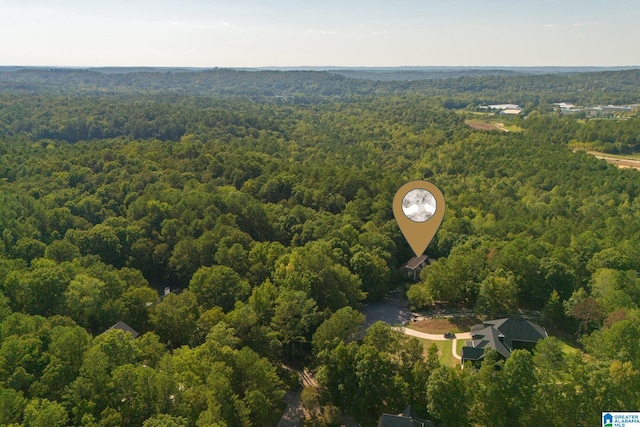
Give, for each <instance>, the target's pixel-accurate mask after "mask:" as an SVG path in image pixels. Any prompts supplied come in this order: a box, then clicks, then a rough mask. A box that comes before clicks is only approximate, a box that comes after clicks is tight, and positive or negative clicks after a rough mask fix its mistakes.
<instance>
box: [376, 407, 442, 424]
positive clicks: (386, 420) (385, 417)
mask: <svg viewBox="0 0 640 427" xmlns="http://www.w3.org/2000/svg"><path fill="white" fill-rule="evenodd" d="M378 427H433V423H432V422H431V421H428V420H422V419H420V418H418V416H417V414H416V413H415V411H414V410H413V409H411V406H407V407H406V408H405V410H404V411H402V413H401V414H398V415H391V414H382V415H380V418H378Z"/></svg>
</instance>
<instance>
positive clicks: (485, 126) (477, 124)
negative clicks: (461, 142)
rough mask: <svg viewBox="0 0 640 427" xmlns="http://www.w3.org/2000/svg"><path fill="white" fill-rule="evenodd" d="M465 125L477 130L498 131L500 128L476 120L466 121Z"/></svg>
mask: <svg viewBox="0 0 640 427" xmlns="http://www.w3.org/2000/svg"><path fill="white" fill-rule="evenodd" d="M464 124H465V125H467V126H469V127H470V128H471V129H476V130H498V129H499V128H498V127H496V126H495V125H493V124H491V123H487V122H479V121H476V120H465V122H464Z"/></svg>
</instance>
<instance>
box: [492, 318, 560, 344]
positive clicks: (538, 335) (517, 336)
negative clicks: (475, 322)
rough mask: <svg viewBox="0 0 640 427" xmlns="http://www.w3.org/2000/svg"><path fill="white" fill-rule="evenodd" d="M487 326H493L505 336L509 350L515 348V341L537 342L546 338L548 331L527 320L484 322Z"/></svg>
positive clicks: (509, 319) (507, 319) (508, 319)
mask: <svg viewBox="0 0 640 427" xmlns="http://www.w3.org/2000/svg"><path fill="white" fill-rule="evenodd" d="M484 324H485V325H487V326H493V327H494V328H496V329H498V330H499V331H500V332H502V333H503V334H504V342H505V344H506V345H507V346H508V347H509V348H513V341H525V342H537V341H538V340H541V339H542V338H546V337H547V336H548V335H547V331H545V330H544V328H543V327H542V326H540V325H536V324H535V323H532V322H529V321H528V320H525V319H514V318H511V317H505V318H503V319H496V320H489V321H486V322H484Z"/></svg>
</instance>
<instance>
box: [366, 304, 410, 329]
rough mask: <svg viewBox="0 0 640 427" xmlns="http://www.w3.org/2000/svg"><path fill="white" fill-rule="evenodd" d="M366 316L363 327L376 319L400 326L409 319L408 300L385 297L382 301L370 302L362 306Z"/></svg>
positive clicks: (371, 323)
mask: <svg viewBox="0 0 640 427" xmlns="http://www.w3.org/2000/svg"><path fill="white" fill-rule="evenodd" d="M361 311H362V313H363V314H364V315H365V316H366V319H365V323H364V327H365V329H366V328H368V327H369V326H371V325H373V324H374V323H376V322H377V321H383V322H385V323H388V324H389V325H391V326H400V325H402V324H403V322H404V323H408V322H410V321H411V315H412V313H411V310H409V301H407V300H406V299H404V298H387V299H386V300H384V301H381V302H376V303H371V304H368V305H366V306H364V307H363V308H362V310H361Z"/></svg>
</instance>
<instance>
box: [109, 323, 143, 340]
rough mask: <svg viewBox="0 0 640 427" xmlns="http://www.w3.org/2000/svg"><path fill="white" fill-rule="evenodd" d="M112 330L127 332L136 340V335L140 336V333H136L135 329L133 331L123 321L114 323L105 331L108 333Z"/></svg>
mask: <svg viewBox="0 0 640 427" xmlns="http://www.w3.org/2000/svg"><path fill="white" fill-rule="evenodd" d="M112 329H119V330H121V331H125V332H128V333H130V334H131V335H133V337H134V338H138V335H140V333H138V331H136V330H135V329H133V328H132V327H131V326H129V325H127V324H126V323H124V322H123V321H119V322H118V323H116V324H115V325H113V326H112V327H110V328H109V329H107V330H108V331H110V330H112Z"/></svg>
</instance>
